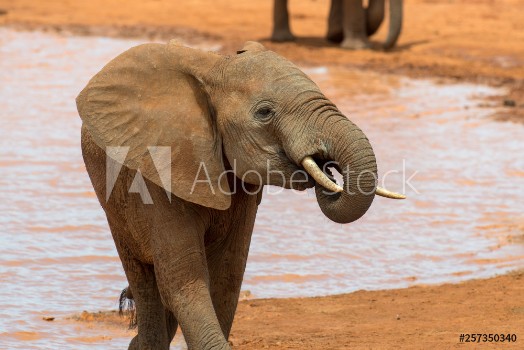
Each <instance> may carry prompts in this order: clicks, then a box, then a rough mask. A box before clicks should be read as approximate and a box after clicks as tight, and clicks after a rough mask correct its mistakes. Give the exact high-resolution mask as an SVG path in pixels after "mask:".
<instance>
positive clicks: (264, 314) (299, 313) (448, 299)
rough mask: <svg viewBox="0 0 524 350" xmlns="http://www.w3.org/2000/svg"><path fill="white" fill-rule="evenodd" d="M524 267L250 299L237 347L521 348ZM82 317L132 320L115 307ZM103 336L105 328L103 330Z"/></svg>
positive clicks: (110, 322) (242, 310) (240, 317)
mask: <svg viewBox="0 0 524 350" xmlns="http://www.w3.org/2000/svg"><path fill="white" fill-rule="evenodd" d="M523 294H524V272H515V273H510V274H508V275H504V276H499V277H495V278H491V279H489V280H472V281H468V282H464V283H461V284H444V285H440V286H416V287H411V288H406V289H393V290H384V291H357V292H354V293H351V294H342V295H333V296H327V297H316V298H293V299H258V300H257V299H255V300H243V301H241V302H240V304H239V306H238V310H237V313H236V316H235V323H234V325H233V330H232V333H231V337H230V340H231V342H232V344H233V347H234V348H235V349H242V350H255V349H350V348H351V349H394V348H395V349H451V348H464V347H466V348H472V349H473V348H477V347H478V346H480V347H481V348H504V349H521V348H522V343H523V340H524V339H523V338H522V337H523V334H524V321H523V320H524V299H523V298H522V295H523ZM74 319H75V320H76V321H77V322H79V323H89V324H92V323H96V324H99V326H100V328H103V327H108V326H109V327H121V328H123V327H126V326H127V320H126V319H125V318H122V317H119V316H118V314H117V313H116V312H104V313H93V314H91V313H83V314H81V315H78V316H75V317H74ZM462 333H486V334H489V333H497V334H501V333H503V334H508V333H510V334H517V342H510V343H508V342H504V343H503V344H502V343H481V344H470V343H461V342H460V339H459V337H460V334H462ZM101 337H103V336H101Z"/></svg>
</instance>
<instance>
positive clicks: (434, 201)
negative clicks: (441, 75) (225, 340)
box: [0, 29, 524, 349]
mask: <svg viewBox="0 0 524 350" xmlns="http://www.w3.org/2000/svg"><path fill="white" fill-rule="evenodd" d="M138 43H140V41H136V40H118V39H107V38H97V37H83V38H77V37H67V36H55V35H50V34H44V33H23V32H14V31H10V30H6V29H0V82H1V84H0V175H1V176H0V213H1V214H0V227H1V231H0V283H1V287H0V348H8V349H33V348H34V349H56V348H60V349H69V348H71V349H73V348H74V349H87V348H89V349H121V348H125V347H126V346H127V344H128V342H129V340H130V338H131V337H132V335H133V333H132V332H128V331H126V330H125V329H122V328H121V327H120V326H107V325H104V326H103V327H102V326H99V325H96V324H89V323H77V322H73V321H71V320H68V319H67V316H70V315H73V314H78V313H80V312H81V311H82V310H89V311H96V310H108V309H115V308H116V306H117V302H116V299H117V296H118V294H119V292H120V290H121V288H123V287H124V286H125V285H126V284H127V283H126V281H125V277H124V273H123V270H122V268H121V265H120V261H119V259H118V257H117V253H116V251H115V248H114V245H113V242H112V239H111V237H110V233H109V231H108V228H107V224H106V221H105V217H104V214H103V211H102V209H101V208H100V206H99V204H98V202H97V200H96V197H95V195H94V192H93V190H92V187H91V184H90V182H89V179H88V177H87V174H86V172H85V168H84V165H83V161H82V157H81V153H80V118H79V117H78V115H77V112H76V107H75V102H74V98H75V97H76V95H77V94H78V92H79V91H80V90H81V89H82V88H83V87H84V86H85V84H86V83H87V81H88V80H89V78H90V77H91V76H92V75H94V74H95V73H96V72H97V71H98V70H99V69H100V68H101V67H102V66H103V65H104V64H105V63H107V61H109V60H110V59H111V58H113V57H114V56H116V55H117V54H119V53H121V52H122V51H124V50H126V49H127V48H129V47H131V46H134V45H136V44H138ZM306 71H307V72H308V73H309V74H311V76H312V78H313V79H314V80H315V81H317V82H318V84H319V85H320V86H321V88H322V89H323V90H324V91H325V92H326V94H327V95H328V96H329V97H330V98H332V99H333V101H334V102H335V103H336V104H337V105H338V106H339V107H340V108H341V110H342V111H343V112H345V113H347V115H348V116H350V118H351V119H352V120H353V121H354V122H355V123H357V124H358V125H359V126H360V127H361V128H362V129H363V130H364V131H365V132H366V134H367V135H368V137H369V138H370V140H371V143H372V145H373V147H374V149H375V152H376V154H377V159H378V164H379V173H380V175H381V176H382V179H383V176H384V175H385V174H389V175H388V176H387V177H386V178H385V185H386V187H388V188H390V189H392V190H397V191H401V190H402V189H403V183H404V182H403V180H402V179H403V176H404V175H403V173H402V172H401V171H402V170H403V169H405V172H404V174H405V178H406V179H408V178H409V177H410V176H411V175H413V174H415V175H414V177H413V178H412V180H411V181H410V183H411V184H412V186H413V187H414V188H415V189H416V190H417V191H418V193H416V192H415V190H414V189H412V188H411V187H409V186H406V188H405V190H406V194H407V195H408V197H409V199H408V200H406V201H391V200H386V199H382V198H377V199H376V200H375V202H374V203H373V206H372V207H371V209H370V211H369V212H368V213H367V214H366V215H365V216H364V217H363V218H362V219H361V220H359V221H358V222H356V223H354V224H351V225H338V224H334V223H332V222H330V221H329V220H328V219H326V218H325V217H324V216H323V215H322V214H321V212H320V210H319V208H318V206H317V204H316V201H315V198H314V194H313V193H311V192H305V193H300V194H298V193H292V192H290V191H287V192H283V193H280V194H275V195H271V194H267V193H266V194H265V195H264V198H263V201H262V205H261V207H260V209H259V215H258V218H257V223H256V226H255V233H254V237H253V241H252V245H251V251H250V258H249V261H248V266H247V271H246V276H245V280H244V284H243V289H245V290H250V291H251V292H252V294H253V295H254V296H255V297H283V296H310V295H324V294H335V293H344V292H351V291H355V290H358V289H384V288H398V287H405V286H409V285H412V284H424V283H441V282H457V281H460V280H464V279H470V278H479V277H489V276H493V275H495V274H499V273H504V272H506V271H509V270H512V269H515V268H521V267H523V266H524V246H523V245H522V244H512V243H511V242H512V237H511V236H509V235H508V232H509V231H508V230H507V229H506V228H507V227H508V226H509V225H510V224H511V223H512V222H515V221H516V220H520V222H522V215H523V214H522V208H523V201H522V194H518V193H517V190H518V189H520V190H522V188H524V158H523V157H522V154H521V152H522V149H523V146H524V128H523V127H522V126H520V125H513V124H506V123H497V122H493V121H492V120H491V119H489V118H487V116H488V115H489V114H490V113H492V112H493V111H492V110H490V109H486V108H479V107H478V103H479V100H478V99H479V98H481V97H483V96H489V95H494V94H497V93H499V92H500V91H499V90H496V89H492V88H488V87H483V86H475V85H469V84H454V85H436V84H433V83H431V82H429V81H421V80H409V79H406V78H398V77H392V76H381V75H378V74H371V73H359V72H355V71H351V70H345V69H342V68H341V69H334V68H330V67H311V68H307V69H306ZM359 92H364V94H359ZM371 92H373V93H374V94H372V95H369V93H371ZM392 171H397V172H392ZM269 190H270V191H272V192H277V191H278V190H279V189H278V188H275V187H271V188H269ZM520 234H522V233H521V232H520ZM46 315H51V316H55V317H57V319H56V320H55V321H54V322H45V321H43V320H42V317H43V316H46ZM177 344H180V341H177ZM181 346H182V345H174V347H176V348H180V347H181Z"/></svg>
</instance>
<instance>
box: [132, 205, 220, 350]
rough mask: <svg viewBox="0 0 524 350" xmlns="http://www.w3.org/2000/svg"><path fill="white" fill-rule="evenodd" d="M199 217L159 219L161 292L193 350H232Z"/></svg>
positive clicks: (156, 247) (185, 214) (156, 249)
mask: <svg viewBox="0 0 524 350" xmlns="http://www.w3.org/2000/svg"><path fill="white" fill-rule="evenodd" d="M166 206H167V205H166ZM174 216H176V217H174ZM199 218H200V216H199V215H198V214H195V213H194V212H193V211H191V210H189V209H188V210H179V211H177V212H176V213H173V215H172V217H169V216H164V217H160V218H158V219H155V229H156V232H155V233H154V234H153V237H152V241H151V243H152V248H153V258H154V266H155V275H156V280H157V283H158V289H159V291H160V295H161V298H162V301H163V304H164V305H165V306H166V307H167V308H168V309H169V310H170V311H171V312H173V314H174V315H175V317H176V319H177V320H178V322H179V323H180V327H181V328H182V333H183V334H184V338H185V340H186V343H187V345H188V348H189V349H190V350H194V349H198V350H208V349H230V346H229V344H228V343H227V341H226V339H225V337H224V335H223V333H222V329H221V327H220V324H219V322H218V319H217V317H216V314H215V310H214V308H213V303H212V301H211V295H210V292H209V273H208V269H207V262H206V255H205V249H204V241H203V238H204V237H203V236H204V232H205V228H204V227H203V225H199V224H198V223H197V221H198V219H199ZM133 293H135V291H134V290H133Z"/></svg>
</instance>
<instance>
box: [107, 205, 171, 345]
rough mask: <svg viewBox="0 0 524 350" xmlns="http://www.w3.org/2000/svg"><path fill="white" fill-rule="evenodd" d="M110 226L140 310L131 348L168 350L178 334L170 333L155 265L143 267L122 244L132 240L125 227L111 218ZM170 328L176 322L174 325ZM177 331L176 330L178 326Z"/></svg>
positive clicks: (143, 264)
mask: <svg viewBox="0 0 524 350" xmlns="http://www.w3.org/2000/svg"><path fill="white" fill-rule="evenodd" d="M108 222H109V228H110V229H111V233H112V235H113V238H114V241H115V246H116V249H117V251H118V255H119V256H120V260H121V261H122V266H123V267H124V271H125V273H126V277H127V281H128V282H129V287H130V288H131V291H132V293H131V291H130V292H129V294H132V298H133V301H134V304H135V307H136V320H137V326H138V334H137V335H136V336H135V337H134V338H133V340H132V341H131V343H130V344H129V349H132V350H137V349H159V350H160V349H165V350H168V349H169V344H170V342H171V339H172V336H171V334H172V335H173V336H174V332H173V331H172V330H171V329H169V330H168V329H167V324H168V322H167V320H166V313H165V308H164V305H163V304H162V300H161V299H160V293H159V292H158V287H157V283H156V278H155V271H154V268H153V265H149V264H145V263H142V262H140V261H138V260H137V259H135V258H134V257H133V256H132V254H131V253H130V251H129V250H128V248H127V246H126V245H125V244H124V242H123V240H122V238H123V237H129V236H130V234H129V232H127V230H126V227H125V225H123V224H122V223H121V222H120V221H119V220H117V219H115V218H114V217H112V216H110V215H108ZM127 295H128V293H127V290H126V292H125V294H124V293H122V298H121V300H122V301H123V302H125V300H123V299H125V298H126V297H127ZM129 296H131V295H129ZM170 324H173V322H172V321H171V322H170ZM174 328H175V330H176V326H175V327H174ZM170 336H171V337H170Z"/></svg>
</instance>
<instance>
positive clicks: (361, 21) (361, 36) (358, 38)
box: [340, 0, 370, 50]
mask: <svg viewBox="0 0 524 350" xmlns="http://www.w3.org/2000/svg"><path fill="white" fill-rule="evenodd" d="M343 16H344V21H343V27H344V41H343V42H342V44H341V45H340V46H342V47H343V48H345V49H352V50H358V49H365V48H369V47H370V44H369V41H368V37H367V33H366V13H365V10H364V7H363V4H362V0H344V6H343Z"/></svg>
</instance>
